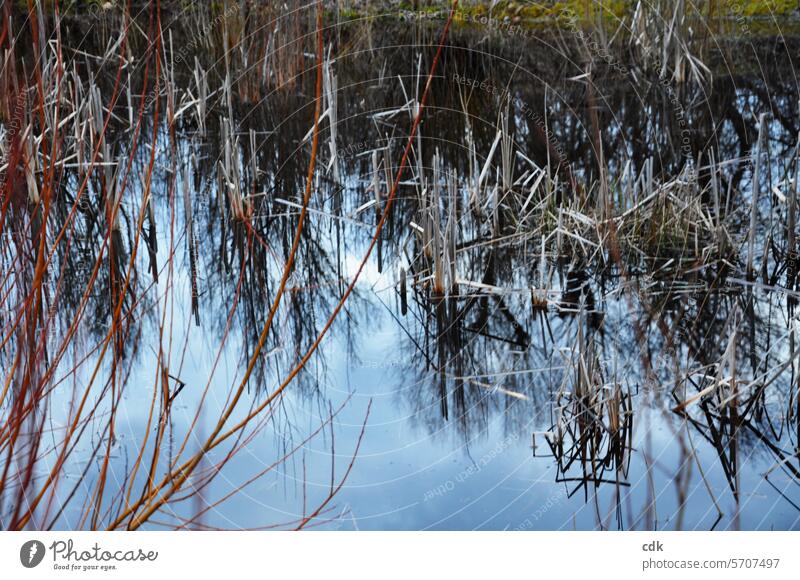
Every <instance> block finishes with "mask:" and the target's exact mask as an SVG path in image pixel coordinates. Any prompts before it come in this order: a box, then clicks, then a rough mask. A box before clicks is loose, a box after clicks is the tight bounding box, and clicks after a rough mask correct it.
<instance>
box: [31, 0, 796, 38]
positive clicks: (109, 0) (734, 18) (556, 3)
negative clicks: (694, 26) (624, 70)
mask: <svg viewBox="0 0 800 580" xmlns="http://www.w3.org/2000/svg"><path fill="white" fill-rule="evenodd" d="M52 1H53V0H46V1H45V4H46V5H47V4H50V3H52ZM17 3H18V4H20V7H23V6H24V4H25V3H24V2H20V1H19V0H17ZM248 3H249V4H250V5H251V7H252V6H253V5H255V6H257V5H258V4H259V2H257V1H255V2H254V1H252V0H249V2H248ZM125 4H126V3H125V2H124V1H123V0H68V1H67V2H62V3H61V10H62V13H63V14H65V15H69V14H70V13H71V12H73V11H74V12H76V13H83V12H85V11H89V12H94V13H97V14H102V13H110V12H114V11H119V10H121V9H122V8H123V7H124V6H125ZM142 4H143V2H141V0H137V1H135V2H133V4H132V7H136V6H138V5H142ZM324 4H325V11H326V16H328V15H335V16H336V17H337V18H338V19H339V21H341V20H360V19H364V18H374V17H380V18H396V19H397V20H399V21H409V20H417V21H425V20H429V21H439V20H442V21H444V20H446V19H447V16H448V13H449V11H450V3H449V2H446V1H444V0H413V1H408V0H404V1H403V2H399V3H397V2H390V1H386V0H375V1H373V0H327V1H326V2H324ZM648 4H649V5H650V6H648V9H652V7H654V6H655V7H657V8H659V9H661V8H665V9H666V10H667V11H668V12H670V13H672V9H673V5H676V4H682V5H681V7H680V8H681V11H682V14H683V16H685V17H689V18H690V19H696V20H699V21H702V22H704V23H706V24H708V26H709V27H711V28H712V29H713V28H714V27H715V26H724V25H728V24H730V23H739V24H741V23H743V22H748V23H751V24H753V26H754V29H756V30H758V29H760V30H764V31H768V30H771V29H776V28H778V27H779V26H786V25H797V24H799V23H800V3H798V2H797V1H796V0H700V1H698V2H692V3H689V5H687V4H686V3H685V2H680V0H669V1H668V2H666V3H665V2H663V0H662V1H654V2H649V3H648ZM662 4H663V6H662ZM192 8H193V6H191V2H188V1H187V0H175V1H169V0H167V1H165V2H162V9H163V10H187V11H188V10H191V9H192ZM208 9H209V11H210V12H211V13H212V14H215V13H220V14H222V13H224V12H225V11H226V10H230V6H229V5H228V3H227V2H224V1H221V0H216V1H213V2H210V5H209V7H208ZM641 10H642V6H641V2H640V0H604V1H602V2H601V1H598V0H546V1H543V2H536V1H507V0H500V1H489V2H487V1H483V0H462V2H460V3H459V7H458V9H457V10H456V12H455V15H454V18H453V26H454V27H455V28H457V27H459V26H490V27H494V28H498V29H499V28H504V29H506V30H507V31H509V32H512V30H510V29H511V28H512V27H519V28H522V29H532V30H540V29H541V28H542V27H547V26H552V25H554V24H555V25H556V26H558V27H561V26H566V25H569V24H570V23H571V22H574V21H576V20H577V21H578V22H580V23H581V24H582V25H584V26H587V25H596V24H597V23H598V22H601V21H602V22H606V23H609V24H613V23H616V24H617V25H619V24H621V23H622V21H623V20H625V19H632V18H635V17H636V16H637V12H640V11H641ZM778 18H780V19H781V21H780V22H778V21H777V19H778Z"/></svg>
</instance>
